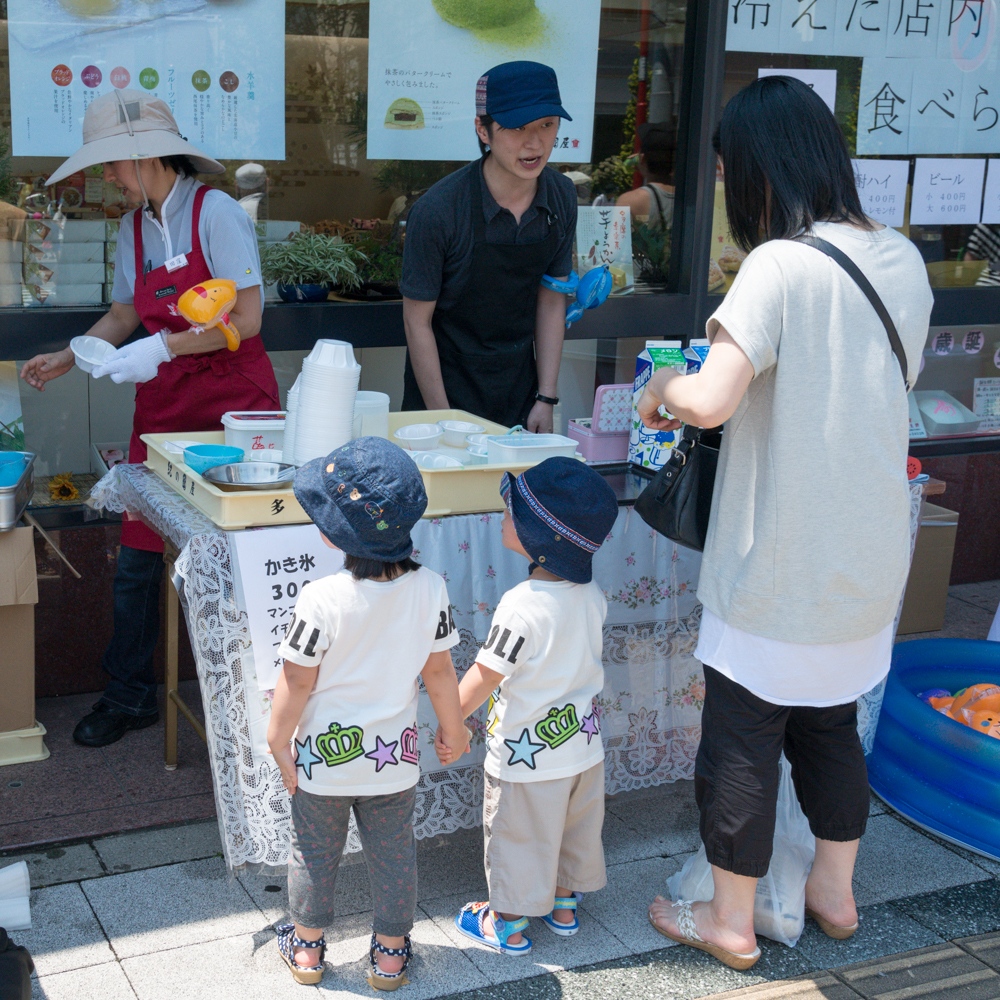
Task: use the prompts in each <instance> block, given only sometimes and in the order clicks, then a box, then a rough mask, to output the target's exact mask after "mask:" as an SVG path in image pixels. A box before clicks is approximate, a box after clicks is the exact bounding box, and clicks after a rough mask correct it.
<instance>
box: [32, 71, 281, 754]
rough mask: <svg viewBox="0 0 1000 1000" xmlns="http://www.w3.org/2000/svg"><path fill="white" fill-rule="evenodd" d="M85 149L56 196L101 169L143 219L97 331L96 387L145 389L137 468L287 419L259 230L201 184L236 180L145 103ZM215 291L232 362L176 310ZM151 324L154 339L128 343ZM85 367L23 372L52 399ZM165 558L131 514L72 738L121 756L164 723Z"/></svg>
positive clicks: (121, 260)
mask: <svg viewBox="0 0 1000 1000" xmlns="http://www.w3.org/2000/svg"><path fill="white" fill-rule="evenodd" d="M83 140H84V141H83V146H82V147H81V148H80V149H79V150H77V152H76V153H74V154H73V156H71V157H70V158H69V159H68V160H67V161H66V162H65V163H64V164H63V165H62V166H61V167H60V168H59V169H58V170H57V171H56V172H55V174H53V175H52V177H50V178H49V181H48V183H49V184H53V183H55V182H57V181H58V180H60V179H62V178H63V177H66V176H68V175H69V174H71V173H74V172H75V171H77V170H82V169H83V168H84V167H88V166H92V165H94V164H97V163H103V164H104V179H105V180H106V181H109V182H111V183H114V184H115V185H117V187H118V188H119V189H120V190H121V191H122V193H123V194H124V195H125V197H126V199H127V200H128V201H129V202H131V203H132V204H134V205H139V206H140V207H139V208H137V209H136V210H135V211H134V212H130V213H129V214H128V215H126V216H125V217H124V218H123V219H122V220H121V227H120V229H119V233H118V242H117V246H116V250H115V280H114V286H113V289H112V302H111V308H110V309H109V310H108V311H107V312H106V313H105V314H104V315H103V316H102V317H101V318H100V319H99V320H98V321H97V322H96V323H95V324H94V325H93V326H92V327H91V328H90V329H89V330H88V331H87V333H88V334H89V335H90V336H92V337H98V338H99V339H101V340H105V341H107V342H108V343H110V344H112V345H113V346H115V347H117V348H118V350H117V351H116V352H115V353H114V354H113V355H112V357H111V358H110V359H109V360H108V362H107V363H106V364H104V365H101V366H100V367H97V368H95V369H94V371H93V374H94V376H95V377H100V376H103V375H110V376H111V378H112V381H114V382H118V383H121V382H134V383H135V385H136V393H135V416H134V418H133V422H132V439H131V442H130V443H129V456H128V458H129V461H130V462H142V461H143V460H144V459H145V458H146V445H145V443H144V442H143V441H142V440H140V435H142V434H162V433H169V432H175V433H176V432H189V431H210V430H221V429H222V424H221V419H222V415H223V413H225V412H226V411H227V410H276V409H279V408H280V405H281V404H280V402H279V399H278V384H277V382H276V381H275V378H274V370H273V369H272V367H271V362H270V360H269V359H268V357H267V354H266V353H265V350H264V345H263V343H262V342H261V339H260V337H259V336H258V335H259V333H260V325H261V315H262V312H263V306H264V294H263V286H262V283H261V278H260V256H259V253H258V250H257V238H256V233H255V232H254V228H253V223H252V222H251V221H250V217H249V216H248V215H247V213H246V212H244V211H243V209H242V208H240V206H239V204H238V203H237V202H236V201H234V200H233V199H232V198H230V197H229V196H228V195H227V194H226V193H225V192H224V191H219V190H217V189H215V188H210V187H207V186H206V185H204V184H202V183H200V182H199V181H198V180H196V177H195V175H196V174H197V173H198V172H199V171H200V172H202V173H209V174H220V173H223V172H224V170H225V167H223V165H222V164H221V163H219V162H218V161H216V160H213V159H212V158H211V157H208V156H206V155H205V154H204V153H202V152H201V151H200V150H198V149H196V148H195V147H194V146H192V145H191V144H190V143H189V142H188V141H187V140H186V139H185V138H184V137H183V136H182V135H181V134H180V131H179V129H178V128H177V122H176V121H175V120H174V117H173V115H172V114H171V113H170V109H169V107H168V106H167V105H166V104H165V103H164V102H163V101H161V100H159V99H158V98H155V97H152V96H150V95H148V94H143V93H140V92H139V91H135V90H114V91H112V92H111V93H109V94H105V95H103V96H101V97H99V98H97V99H96V100H94V101H91V103H90V105H89V106H88V108H87V113H86V114H85V115H84V119H83ZM212 278H228V279H230V280H232V281H234V282H235V284H236V289H237V292H236V305H235V306H233V308H232V309H230V310H229V318H230V320H231V321H232V324H233V325H234V326H235V327H236V329H237V330H239V334H240V344H239V347H238V349H237V350H235V351H230V350H227V349H226V338H225V335H224V334H223V332H222V331H221V330H220V329H219V328H218V327H213V328H212V329H209V330H196V329H193V328H192V327H191V324H190V323H189V322H188V321H187V320H185V319H184V317H183V316H181V315H180V313H179V312H178V311H177V308H176V306H177V300H178V299H179V298H180V296H181V295H182V294H183V293H184V292H186V291H187V290H188V289H189V288H193V287H195V286H197V285H198V284H200V283H201V282H204V281H208V280H210V279H212ZM140 323H142V324H143V325H144V326H145V328H146V332H147V333H148V334H149V336H141V337H139V338H137V339H136V340H133V341H131V342H130V343H127V344H126V343H125V341H126V340H128V338H129V337H131V336H132V334H133V333H134V332H135V330H136V328H137V327H138V326H139V324H140ZM119 345H124V346H121V347H119ZM74 363H75V356H74V354H73V351H72V350H71V349H70V348H68V347H67V348H64V349H63V350H61V351H56V352H55V353H52V354H39V355H37V356H36V357H34V358H32V359H31V360H30V361H27V362H25V364H24V366H23V367H22V369H21V378H23V379H24V380H25V381H26V382H27V383H28V385H31V386H33V387H34V388H36V389H39V390H42V389H44V388H45V383H46V382H48V381H51V380H52V379H54V378H58V377H59V376H60V375H64V374H65V373H66V372H68V371H69V370H70V368H72V367H73V365H74ZM162 552H163V541H162V539H161V538H160V537H159V536H158V535H157V534H156V533H155V532H153V531H151V530H150V529H149V528H147V527H146V526H145V525H144V524H143V523H142V522H141V521H139V520H138V519H136V518H133V517H130V516H129V515H128V514H126V515H125V519H124V521H123V523H122V536H121V550H120V552H119V555H118V571H117V574H116V576H115V600H114V623H115V625H114V627H115V631H114V636H113V637H112V640H111V643H110V645H109V646H108V649H107V652H106V653H105V654H104V661H103V666H104V669H105V671H106V672H107V673H108V674H109V675H110V678H111V680H110V682H109V684H108V686H107V688H106V689H105V691H104V694H103V695H102V696H101V698H100V699H99V700H98V702H97V703H96V704H95V705H94V710H93V711H92V712H91V713H90V714H89V715H87V716H86V717H85V718H84V719H83V720H82V721H81V722H80V723H79V724H78V725H77V727H76V729H75V730H74V732H73V738H74V739H75V740H76V741H77V742H78V743H82V744H84V745H85V746H92V747H101V746H106V745H108V744H109V743H114V742H115V741H116V740H119V739H121V738H122V736H124V735H125V733H126V732H127V731H128V730H130V729H143V728H145V727H146V726H150V725H152V724H153V723H155V722H156V721H157V719H158V718H159V715H158V713H157V702H156V678H155V676H154V673H153V651H154V649H155V647H156V639H157V634H158V632H159V625H160V621H159V603H158V599H159V590H160V580H161V579H162V577H163V565H162V560H161V558H160V554H161V553H162Z"/></svg>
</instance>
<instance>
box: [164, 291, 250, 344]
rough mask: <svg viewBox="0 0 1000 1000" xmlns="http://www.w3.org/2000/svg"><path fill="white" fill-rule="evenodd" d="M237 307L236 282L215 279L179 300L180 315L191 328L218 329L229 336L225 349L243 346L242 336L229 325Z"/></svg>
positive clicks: (187, 292) (186, 293)
mask: <svg viewBox="0 0 1000 1000" xmlns="http://www.w3.org/2000/svg"><path fill="white" fill-rule="evenodd" d="M234 305H236V282H235V281H230V280H229V279H228V278H212V280H211V281H203V282H201V284H199V285H195V286H194V287H193V288H189V289H188V290H187V291H186V292H184V294H183V295H181V297H180V298H179V299H178V300H177V311H178V312H179V313H180V314H181V315H182V316H183V317H184V318H185V319H186V320H187V321H188V322H189V323H190V324H191V325H192V326H200V327H201V328H202V329H205V330H207V329H208V328H209V327H212V326H217V327H218V328H219V329H220V330H221V331H222V332H223V333H224V334H225V335H226V346H227V347H228V348H229V350H231V351H235V350H236V349H237V348H238V347H239V346H240V332H239V330H237V329H236V327H235V326H233V324H232V323H230V322H229V310H230V309H232V308H233V306H234Z"/></svg>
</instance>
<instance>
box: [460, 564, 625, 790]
mask: <svg viewBox="0 0 1000 1000" xmlns="http://www.w3.org/2000/svg"><path fill="white" fill-rule="evenodd" d="M607 611H608V603H607V601H606V600H605V599H604V594H603V593H602V592H601V588H600V587H599V586H598V585H597V584H596V583H594V582H593V581H591V582H590V583H570V582H569V581H567V580H558V581H547V580H526V581H525V582H524V583H520V584H518V585H517V586H516V587H514V588H513V589H512V590H508V591H507V593H506V594H504V595H503V598H502V599H501V601H500V604H499V605H498V606H497V610H496V613H495V614H494V615H493V623H492V625H491V627H490V634H489V637H488V638H487V640H486V643H485V644H484V646H483V648H482V649H481V650H480V651H479V653H478V654H477V655H476V662H477V663H481V664H482V665H483V666H484V667H488V668H489V669H490V670H494V671H496V672H497V673H498V674H503V676H504V679H503V681H501V683H500V686H499V687H498V688H497V690H496V691H495V692H494V693H493V696H492V697H491V699H490V707H489V715H488V720H487V741H486V748H487V754H486V761H485V764H484V766H485V768H486V770H487V772H489V773H490V774H492V775H493V776H494V777H495V778H500V779H501V780H503V781H516V782H527V781H550V780H552V779H554V778H568V777H571V776H572V775H574V774H580V773H582V772H583V771H586V770H588V769H589V768H591V767H593V766H594V765H595V764H598V763H600V762H601V761H602V760H604V747H603V746H602V744H601V732H600V722H601V719H600V711H599V709H598V708H597V707H596V705H595V704H594V699H595V698H596V697H597V696H598V695H599V694H600V693H601V690H602V689H603V687H604V665H603V663H602V660H601V652H602V649H603V645H604V639H603V633H602V629H603V626H604V618H605V615H606V614H607Z"/></svg>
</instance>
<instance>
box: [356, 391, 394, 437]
mask: <svg viewBox="0 0 1000 1000" xmlns="http://www.w3.org/2000/svg"><path fill="white" fill-rule="evenodd" d="M354 436H355V437H382V438H387V437H388V436H389V396H388V394H387V393H384V392H368V391H361V392H359V393H358V395H357V397H356V398H355V400H354Z"/></svg>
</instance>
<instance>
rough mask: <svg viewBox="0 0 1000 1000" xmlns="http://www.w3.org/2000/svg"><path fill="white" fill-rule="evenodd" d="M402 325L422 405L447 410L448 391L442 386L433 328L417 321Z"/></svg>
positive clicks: (439, 359) (439, 361)
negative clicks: (422, 399)
mask: <svg viewBox="0 0 1000 1000" xmlns="http://www.w3.org/2000/svg"><path fill="white" fill-rule="evenodd" d="M404 327H405V329H406V345H407V347H409V349H410V364H411V365H413V375H414V377H415V378H416V380H417V386H418V388H419V389H420V395H421V396H423V398H424V406H426V407H427V409H428V410H447V409H448V408H449V405H448V393H447V390H446V389H445V387H444V378H443V377H442V373H441V357H440V355H439V354H438V349H437V341H436V340H435V339H434V331H433V329H432V328H431V327H430V326H424V325H422V324H417V323H404Z"/></svg>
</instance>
